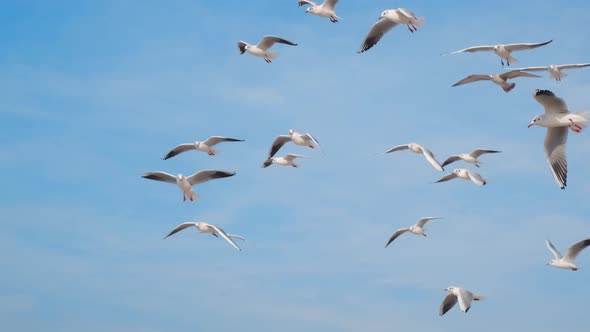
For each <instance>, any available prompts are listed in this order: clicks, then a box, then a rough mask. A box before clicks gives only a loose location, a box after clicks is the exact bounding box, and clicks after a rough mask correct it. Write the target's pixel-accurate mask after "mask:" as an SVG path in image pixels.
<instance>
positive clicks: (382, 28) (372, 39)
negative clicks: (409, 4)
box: [358, 18, 397, 53]
mask: <svg viewBox="0 0 590 332" xmlns="http://www.w3.org/2000/svg"><path fill="white" fill-rule="evenodd" d="M396 25H397V23H395V22H394V21H392V20H389V19H387V18H381V19H379V21H377V23H375V24H373V27H372V28H371V30H369V34H367V37H365V40H364V41H363V43H362V45H361V48H360V49H359V51H358V53H363V52H365V51H368V50H369V49H370V48H371V47H373V46H375V45H376V44H377V43H378V42H379V41H380V40H381V38H382V37H383V35H384V34H385V33H386V32H388V31H389V30H391V29H393V28H394V27H395V26H396Z"/></svg>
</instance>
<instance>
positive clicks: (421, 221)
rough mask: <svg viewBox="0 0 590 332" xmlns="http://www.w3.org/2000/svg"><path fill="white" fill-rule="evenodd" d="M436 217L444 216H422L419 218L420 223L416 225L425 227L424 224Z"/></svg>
mask: <svg viewBox="0 0 590 332" xmlns="http://www.w3.org/2000/svg"><path fill="white" fill-rule="evenodd" d="M435 219H442V218H441V217H425V218H422V219H420V220H418V223H417V224H416V226H418V227H424V225H425V224H426V223H427V222H429V221H431V220H435Z"/></svg>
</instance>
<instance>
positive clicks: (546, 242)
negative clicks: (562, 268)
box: [545, 240, 561, 259]
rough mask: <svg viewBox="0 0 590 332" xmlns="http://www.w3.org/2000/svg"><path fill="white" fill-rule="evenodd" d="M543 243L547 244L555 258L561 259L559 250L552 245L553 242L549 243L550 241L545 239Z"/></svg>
mask: <svg viewBox="0 0 590 332" xmlns="http://www.w3.org/2000/svg"><path fill="white" fill-rule="evenodd" d="M545 244H546V245H547V248H549V250H551V252H552V253H553V256H554V257H555V259H561V253H560V252H559V250H557V249H556V248H555V246H554V245H553V243H551V241H549V240H545Z"/></svg>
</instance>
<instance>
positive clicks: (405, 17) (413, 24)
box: [358, 8, 424, 53]
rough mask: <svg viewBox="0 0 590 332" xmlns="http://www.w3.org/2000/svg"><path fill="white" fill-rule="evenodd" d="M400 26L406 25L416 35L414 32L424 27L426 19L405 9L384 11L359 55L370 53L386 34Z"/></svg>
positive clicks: (364, 42) (370, 31) (366, 38)
mask: <svg viewBox="0 0 590 332" xmlns="http://www.w3.org/2000/svg"><path fill="white" fill-rule="evenodd" d="M398 24H405V25H406V26H407V27H408V30H410V32H412V33H414V31H416V30H418V28H417V27H421V26H423V25H424V17H417V16H416V14H414V13H412V12H411V11H409V10H407V9H404V8H398V9H389V10H384V11H383V12H382V13H381V16H379V20H378V21H377V23H375V24H373V27H372V28H371V30H369V34H368V35H367V37H365V40H364V41H363V44H362V45H361V48H360V49H359V51H358V53H363V52H365V51H368V50H369V49H370V48H371V47H373V46H375V45H376V44H377V43H378V42H379V41H380V40H381V38H382V37H383V35H384V34H385V33H386V32H388V31H389V30H391V29H393V28H395V26H396V25H398Z"/></svg>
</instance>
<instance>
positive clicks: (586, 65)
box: [555, 63, 590, 69]
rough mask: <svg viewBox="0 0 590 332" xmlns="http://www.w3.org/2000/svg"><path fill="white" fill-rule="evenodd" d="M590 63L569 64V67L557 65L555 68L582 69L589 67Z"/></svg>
mask: <svg viewBox="0 0 590 332" xmlns="http://www.w3.org/2000/svg"><path fill="white" fill-rule="evenodd" d="M589 66H590V63H578V64H570V65H558V66H555V67H557V69H574V68H584V67H589Z"/></svg>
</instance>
